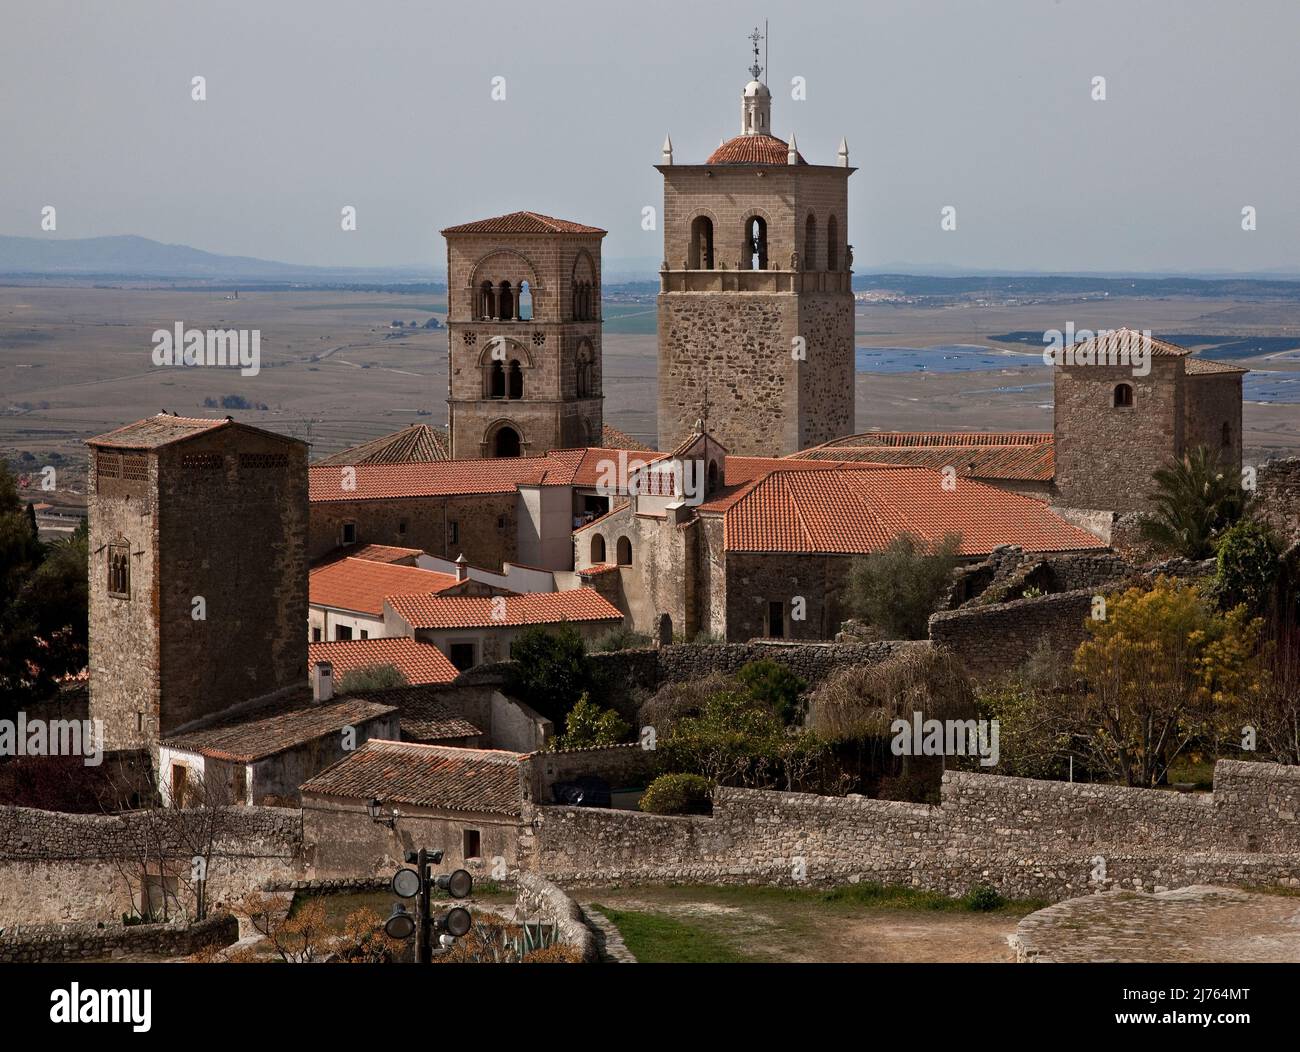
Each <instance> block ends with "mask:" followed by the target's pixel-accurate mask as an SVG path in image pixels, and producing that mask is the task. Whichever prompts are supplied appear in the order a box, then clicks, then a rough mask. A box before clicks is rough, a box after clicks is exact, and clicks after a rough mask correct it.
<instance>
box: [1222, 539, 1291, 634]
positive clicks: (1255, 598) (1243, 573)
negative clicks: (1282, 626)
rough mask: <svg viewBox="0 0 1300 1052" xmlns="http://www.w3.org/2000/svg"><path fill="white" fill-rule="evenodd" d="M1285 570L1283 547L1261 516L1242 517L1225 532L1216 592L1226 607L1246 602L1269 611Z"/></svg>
mask: <svg viewBox="0 0 1300 1052" xmlns="http://www.w3.org/2000/svg"><path fill="white" fill-rule="evenodd" d="M1280 572H1281V548H1280V546H1279V545H1278V543H1277V540H1276V539H1275V538H1274V536H1273V533H1272V531H1271V530H1270V529H1269V528H1268V526H1266V525H1265V524H1264V523H1262V522H1260V521H1259V520H1258V519H1250V518H1246V519H1241V520H1239V521H1238V522H1236V523H1234V524H1233V525H1231V526H1229V527H1228V528H1227V529H1226V530H1224V531H1223V533H1222V535H1220V537H1219V544H1218V551H1217V552H1216V553H1215V567H1214V591H1215V594H1216V595H1217V596H1218V597H1219V601H1220V602H1221V603H1222V604H1223V605H1224V606H1225V607H1233V606H1236V605H1237V604H1239V603H1244V604H1245V605H1246V608H1247V609H1248V610H1250V612H1251V613H1254V614H1263V613H1267V612H1268V609H1269V607H1270V606H1271V605H1272V600H1273V594H1274V590H1275V588H1276V586H1277V581H1278V576H1279V574H1280Z"/></svg>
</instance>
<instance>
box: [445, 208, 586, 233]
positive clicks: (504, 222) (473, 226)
mask: <svg viewBox="0 0 1300 1052" xmlns="http://www.w3.org/2000/svg"><path fill="white" fill-rule="evenodd" d="M604 233H607V231H604V230H602V229H601V228H600V227H598V226H587V225H585V224H584V223H574V222H570V221H569V220H567V219H556V218H555V217H554V216H544V215H542V214H541V213H540V212H511V213H510V214H509V215H504V216H495V217H493V218H492V219H478V220H475V221H474V222H472V223H461V224H460V225H459V226H449V227H447V228H446V229H444V230H443V231H442V236H443V237H446V236H447V235H448V234H452V235H455V234H604Z"/></svg>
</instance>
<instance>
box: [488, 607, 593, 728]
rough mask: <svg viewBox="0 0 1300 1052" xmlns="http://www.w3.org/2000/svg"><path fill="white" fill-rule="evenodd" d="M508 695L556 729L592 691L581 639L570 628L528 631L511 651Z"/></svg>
mask: <svg viewBox="0 0 1300 1052" xmlns="http://www.w3.org/2000/svg"><path fill="white" fill-rule="evenodd" d="M510 658H511V661H512V665H511V668H510V673H509V682H508V685H507V691H508V693H510V694H511V695H512V696H514V697H516V698H518V699H519V700H520V701H522V702H523V703H524V704H526V705H529V706H531V707H532V708H533V709H534V710H536V711H537V712H538V713H540V714H541V715H543V716H545V717H546V718H547V719H548V720H550V721H551V722H552V723H554V724H556V725H557V726H558V725H560V724H561V723H563V721H564V718H565V717H566V716H567V715H568V714H569V710H570V709H572V708H573V706H574V705H576V704H577V702H578V699H579V698H580V697H582V695H583V693H584V692H585V691H586V690H588V689H589V688H590V687H591V667H590V664H589V662H588V661H587V650H586V647H585V645H584V644H583V641H582V637H581V636H580V635H578V633H577V631H575V630H574V628H573V627H572V626H571V625H561V626H560V628H559V630H558V631H548V630H547V629H545V628H541V627H534V628H526V629H524V630H523V631H522V632H520V633H519V635H518V636H516V637H515V641H514V644H513V645H512V646H511V647H510Z"/></svg>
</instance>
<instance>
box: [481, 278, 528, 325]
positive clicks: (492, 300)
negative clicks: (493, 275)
mask: <svg viewBox="0 0 1300 1052" xmlns="http://www.w3.org/2000/svg"><path fill="white" fill-rule="evenodd" d="M516 308H518V309H517V310H516ZM478 316H479V317H480V318H481V319H482V320H484V321H529V320H531V318H532V316H533V292H532V289H531V288H530V287H529V285H528V282H526V281H521V282H520V283H519V288H518V289H515V287H514V286H513V285H511V284H510V282H508V281H503V282H501V284H500V285H493V284H492V282H490V281H485V282H483V284H482V285H480V286H479V288H478Z"/></svg>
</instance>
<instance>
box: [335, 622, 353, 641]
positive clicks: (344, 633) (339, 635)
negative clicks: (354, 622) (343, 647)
mask: <svg viewBox="0 0 1300 1052" xmlns="http://www.w3.org/2000/svg"><path fill="white" fill-rule="evenodd" d="M334 638H335V639H351V638H352V626H351V625H335V626H334Z"/></svg>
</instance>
